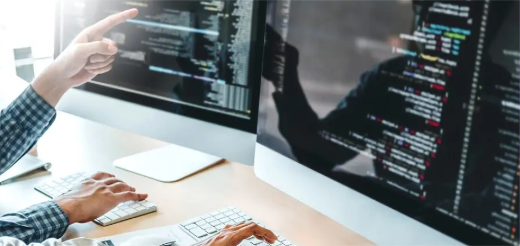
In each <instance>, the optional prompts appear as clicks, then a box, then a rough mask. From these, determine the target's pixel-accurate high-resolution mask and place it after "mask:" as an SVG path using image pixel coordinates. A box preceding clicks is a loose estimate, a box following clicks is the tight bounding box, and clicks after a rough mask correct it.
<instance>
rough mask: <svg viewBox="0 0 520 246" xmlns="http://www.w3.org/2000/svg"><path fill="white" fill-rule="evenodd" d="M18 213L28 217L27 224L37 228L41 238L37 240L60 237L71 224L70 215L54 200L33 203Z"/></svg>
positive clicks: (36, 230)
mask: <svg viewBox="0 0 520 246" xmlns="http://www.w3.org/2000/svg"><path fill="white" fill-rule="evenodd" d="M17 214H20V215H23V217H25V218H27V221H26V222H27V226H30V227H33V228H34V229H35V232H36V234H38V235H39V237H37V238H38V239H40V240H37V241H40V242H41V241H43V240H45V239H48V238H60V237H61V236H63V234H64V233H65V230H67V227H68V226H69V224H70V221H69V217H67V215H66V214H65V212H64V211H63V210H62V209H61V207H60V206H59V205H58V204H57V203H56V202H54V201H47V202H42V203H39V204H36V205H33V206H31V207H28V208H26V209H24V210H22V211H19V212H18V213H17Z"/></svg>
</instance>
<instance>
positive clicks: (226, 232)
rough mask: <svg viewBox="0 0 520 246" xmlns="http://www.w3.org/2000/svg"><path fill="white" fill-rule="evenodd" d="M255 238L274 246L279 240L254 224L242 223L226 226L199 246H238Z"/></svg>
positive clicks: (270, 232)
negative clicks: (252, 237)
mask: <svg viewBox="0 0 520 246" xmlns="http://www.w3.org/2000/svg"><path fill="white" fill-rule="evenodd" d="M250 236H254V237H256V238H257V239H258V240H262V241H265V242H266V243H269V244H273V243H274V242H275V241H276V240H277V239H278V238H277V237H276V235H275V234H274V233H273V232H272V231H270V230H268V229H265V228H263V227H261V226H259V225H257V224H255V223H253V222H249V223H240V224H238V225H234V226H230V225H226V227H224V229H222V231H220V232H219V233H218V234H217V235H215V236H213V237H211V238H210V239H208V240H207V241H204V242H202V243H201V244H198V245H203V246H236V245H238V244H239V243H240V242H242V240H244V239H246V238H248V237H250Z"/></svg>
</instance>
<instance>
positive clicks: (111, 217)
mask: <svg viewBox="0 0 520 246" xmlns="http://www.w3.org/2000/svg"><path fill="white" fill-rule="evenodd" d="M105 216H106V217H107V218H109V219H110V220H117V219H119V216H118V215H116V214H114V213H112V212H108V213H106V214H105Z"/></svg>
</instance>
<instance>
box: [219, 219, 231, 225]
mask: <svg viewBox="0 0 520 246" xmlns="http://www.w3.org/2000/svg"><path fill="white" fill-rule="evenodd" d="M219 221H220V222H221V223H222V224H226V222H228V221H229V219H228V218H223V219H220V220H219Z"/></svg>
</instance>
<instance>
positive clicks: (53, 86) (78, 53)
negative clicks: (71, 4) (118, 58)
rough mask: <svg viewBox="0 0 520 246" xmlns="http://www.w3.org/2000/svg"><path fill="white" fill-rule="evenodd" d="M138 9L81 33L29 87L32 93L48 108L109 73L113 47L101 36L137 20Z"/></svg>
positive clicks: (106, 20) (118, 15)
mask: <svg viewBox="0 0 520 246" xmlns="http://www.w3.org/2000/svg"><path fill="white" fill-rule="evenodd" d="M137 14H138V11H137V9H130V10H127V11H124V12H121V13H117V14H114V15H111V16H109V17H107V18H105V19H103V20H101V21H100V22H98V23H96V24H94V25H92V26H90V27H88V28H86V29H85V30H83V31H82V32H81V33H80V34H79V35H78V36H77V37H76V38H75V39H74V40H73V41H72V42H71V44H70V45H69V46H68V47H67V48H66V49H65V50H64V51H63V52H62V53H61V54H60V56H59V57H58V58H56V60H55V61H54V62H53V63H52V64H51V65H50V66H49V67H48V68H47V69H45V71H43V72H42V73H41V74H40V76H38V78H36V80H35V81H34V82H33V83H32V87H33V89H34V90H35V91H36V92H37V93H38V94H39V95H40V96H41V97H42V98H43V99H44V100H45V101H46V102H47V103H49V104H50V105H51V106H56V104H57V103H58V101H59V100H60V98H61V97H62V96H63V94H65V92H66V91H67V90H69V89H70V88H72V87H76V86H79V85H82V84H84V83H86V82H88V81H90V80H91V79H93V78H94V77H95V76H96V75H98V74H102V73H106V72H108V71H110V69H112V63H113V62H114V55H115V54H117V47H116V43H115V42H114V41H112V40H109V39H107V38H104V37H103V36H104V35H105V34H106V33H107V32H108V31H109V30H110V29H112V28H113V27H115V26H117V25H119V24H121V23H123V22H125V21H126V20H128V19H131V18H134V17H136V16H137Z"/></svg>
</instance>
